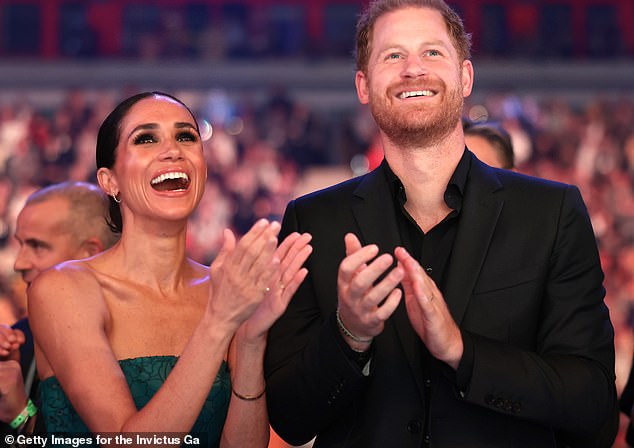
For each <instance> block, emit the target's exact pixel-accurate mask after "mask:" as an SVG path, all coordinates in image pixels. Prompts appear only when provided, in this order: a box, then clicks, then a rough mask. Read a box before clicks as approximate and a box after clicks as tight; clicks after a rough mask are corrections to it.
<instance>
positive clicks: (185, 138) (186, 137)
mask: <svg viewBox="0 0 634 448" xmlns="http://www.w3.org/2000/svg"><path fill="white" fill-rule="evenodd" d="M176 140H178V141H179V142H196V141H198V136H197V135H196V134H194V133H193V132H190V131H187V132H180V133H179V134H178V135H177V136H176Z"/></svg>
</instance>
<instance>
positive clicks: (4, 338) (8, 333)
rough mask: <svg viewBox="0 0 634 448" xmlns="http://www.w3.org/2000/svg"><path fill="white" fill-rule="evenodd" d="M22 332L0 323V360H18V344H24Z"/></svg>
mask: <svg viewBox="0 0 634 448" xmlns="http://www.w3.org/2000/svg"><path fill="white" fill-rule="evenodd" d="M24 342H25V338H24V333H22V331H21V330H16V329H13V328H11V327H10V326H8V325H6V324H0V361H7V360H9V359H10V360H13V361H18V362H19V361H20V346H21V345H22V344H24Z"/></svg>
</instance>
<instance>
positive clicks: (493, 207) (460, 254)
mask: <svg viewBox="0 0 634 448" xmlns="http://www.w3.org/2000/svg"><path fill="white" fill-rule="evenodd" d="M501 188H502V185H501V183H500V182H499V180H498V178H497V176H496V175H495V172H494V171H493V169H492V168H491V167H489V166H487V165H485V164H483V163H482V162H480V161H479V160H478V159H477V158H475V157H472V160H471V169H470V170H469V177H468V180H467V187H466V190H465V193H464V199H463V207H462V210H461V216H460V220H459V224H458V229H457V232H456V239H455V241H454V245H453V250H452V254H451V259H450V262H449V266H448V271H447V275H446V277H445V285H446V286H445V291H444V298H445V301H446V302H447V305H448V307H449V310H450V311H451V315H452V316H453V318H454V320H455V321H456V323H457V324H458V326H460V322H461V321H462V318H463V316H464V313H465V311H466V309H467V305H468V302H469V298H470V297H471V293H472V291H473V288H474V286H475V283H476V280H477V279H478V275H479V273H480V269H481V267H482V263H483V262H484V258H485V256H486V253H487V249H488V247H489V244H490V242H491V237H492V236H493V232H494V230H495V226H496V224H497V220H498V217H499V216H500V211H501V210H502V206H503V203H504V201H503V199H502V198H501V196H500V195H495V194H494V193H495V191H497V190H499V189H501Z"/></svg>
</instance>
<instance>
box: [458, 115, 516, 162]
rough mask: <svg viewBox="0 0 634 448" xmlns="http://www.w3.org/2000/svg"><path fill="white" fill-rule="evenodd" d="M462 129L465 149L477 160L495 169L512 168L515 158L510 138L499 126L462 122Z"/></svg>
mask: <svg viewBox="0 0 634 448" xmlns="http://www.w3.org/2000/svg"><path fill="white" fill-rule="evenodd" d="M462 127H463V129H464V136H465V143H466V145H467V148H469V149H470V150H471V152H473V153H474V154H475V155H476V157H477V158H478V159H480V160H481V161H483V162H484V163H486V164H487V165H490V166H493V167H495V168H504V169H507V170H511V169H513V168H514V166H515V157H514V154H513V143H512V142H511V136H510V135H509V133H508V132H506V130H504V128H502V127H501V126H500V125H499V124H496V123H472V122H469V121H467V120H463V122H462Z"/></svg>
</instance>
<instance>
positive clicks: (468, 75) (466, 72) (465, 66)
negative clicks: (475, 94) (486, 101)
mask: <svg viewBox="0 0 634 448" xmlns="http://www.w3.org/2000/svg"><path fill="white" fill-rule="evenodd" d="M473 77H474V74H473V63H472V62H471V61H470V60H469V59H465V60H464V61H463V62H462V97H463V98H466V97H468V96H469V95H471V90H472V89H473Z"/></svg>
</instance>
